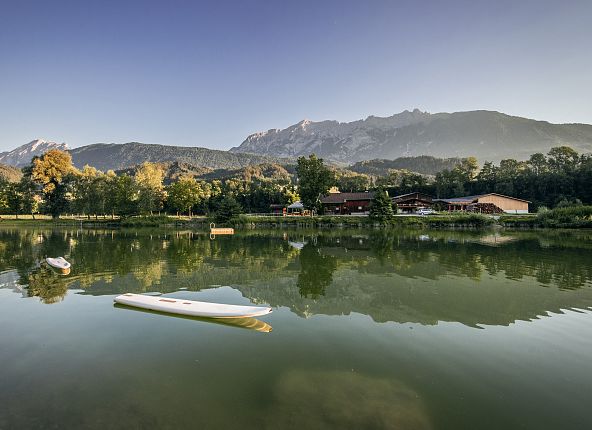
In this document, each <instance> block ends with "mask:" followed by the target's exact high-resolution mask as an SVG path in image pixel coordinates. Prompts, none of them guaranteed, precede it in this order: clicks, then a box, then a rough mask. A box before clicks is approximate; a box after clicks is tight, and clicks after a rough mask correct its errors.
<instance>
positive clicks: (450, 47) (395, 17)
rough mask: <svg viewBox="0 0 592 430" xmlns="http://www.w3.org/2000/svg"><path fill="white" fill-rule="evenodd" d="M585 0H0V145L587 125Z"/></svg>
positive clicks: (591, 9) (227, 140)
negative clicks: (471, 115) (404, 124)
mask: <svg viewBox="0 0 592 430" xmlns="http://www.w3.org/2000/svg"><path fill="white" fill-rule="evenodd" d="M591 52H592V1H589V0H584V1H569V0H566V1H561V2H560V1H557V2H549V1H543V0H537V1H519V0H514V1H499V0H498V1H479V0H470V1H447V2H444V1H434V2H430V1H412V0H409V1H404V2H403V1H372V0H367V1H362V0H360V1H346V0H342V1H321V0H317V1H291V2H290V1H284V0H273V1H271V0H270V1H250V0H241V1H224V0H218V1H211V2H198V1H165V0H159V1H151V0H143V1H125V0H116V1H110V0H101V1H79V0H72V1H60V0H52V1H47V0H43V1H32V0H20V1H19V0H0V150H7V149H12V148H14V147H16V146H18V145H21V144H24V143H26V142H28V141H30V140H32V139H34V138H37V137H42V138H46V139H49V140H55V141H59V142H64V141H65V142H67V143H68V144H70V145H71V146H80V145H86V144H90V143H96V142H116V143H123V142H128V141H141V142H147V143H163V144H172V145H188V146H205V147H209V148H220V149H228V148H230V147H232V146H236V145H238V144H240V143H241V142H242V140H243V139H244V138H245V137H246V136H247V135H248V134H250V133H253V132H256V131H260V130H267V129H269V128H283V127H286V126H289V125H291V124H293V123H296V122H298V121H299V120H301V119H303V118H308V119H312V120H323V119H337V120H339V121H351V120H355V119H359V118H365V117H367V116H368V115H379V116H387V115H391V114H393V113H396V112H399V111H402V110H404V109H413V108H415V107H417V108H420V109H422V110H428V111H430V112H439V111H448V112H450V111H458V110H472V109H492V110H499V111H503V112H506V113H509V114H514V115H520V116H526V117H531V118H536V119H544V120H548V121H551V122H585V123H592V55H591Z"/></svg>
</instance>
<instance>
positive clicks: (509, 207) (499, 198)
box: [434, 193, 530, 214]
mask: <svg viewBox="0 0 592 430" xmlns="http://www.w3.org/2000/svg"><path fill="white" fill-rule="evenodd" d="M434 202H440V203H444V204H445V205H446V206H447V208H448V210H449V211H466V210H473V211H475V212H479V208H480V207H487V206H490V205H493V206H495V207H497V208H499V209H500V211H503V212H505V213H513V214H514V213H515V214H524V213H528V204H529V203H530V202H529V201H528V200H522V199H519V198H516V197H510V196H504V195H503V194H497V193H488V194H479V195H475V196H466V197H455V198H453V199H437V200H434ZM490 207H491V206H490Z"/></svg>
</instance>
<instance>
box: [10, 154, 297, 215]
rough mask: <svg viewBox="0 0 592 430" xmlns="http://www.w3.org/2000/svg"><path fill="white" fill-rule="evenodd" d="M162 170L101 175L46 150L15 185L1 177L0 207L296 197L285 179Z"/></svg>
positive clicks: (130, 208)
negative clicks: (172, 178)
mask: <svg viewBox="0 0 592 430" xmlns="http://www.w3.org/2000/svg"><path fill="white" fill-rule="evenodd" d="M164 177H165V172H164V170H163V168H162V167H161V166H160V165H158V164H155V163H144V164H142V165H141V166H140V167H139V168H138V169H137V170H136V172H135V174H134V175H133V176H130V175H128V174H122V175H117V174H115V172H113V171H108V172H106V173H103V172H101V171H99V170H97V169H95V168H94V167H91V166H85V167H84V168H83V169H81V170H78V169H76V168H75V167H74V166H73V165H72V159H71V156H70V154H69V153H67V152H64V151H59V150H51V151H48V152H47V153H46V154H44V155H43V156H41V157H36V158H34V159H33V160H32V162H31V164H30V165H29V166H27V167H25V168H23V177H22V179H21V180H20V182H18V183H14V182H8V181H6V180H0V211H1V212H2V213H10V214H17V216H18V214H33V216H34V215H35V214H36V213H44V214H50V215H52V216H53V217H58V216H59V215H60V214H63V213H72V212H73V213H79V214H86V215H88V216H89V217H90V216H91V214H93V215H99V214H100V215H118V216H129V215H136V214H153V213H155V212H160V211H163V210H164V211H167V212H169V213H170V212H172V213H175V212H176V213H185V214H189V215H191V214H192V213H194V212H198V213H202V214H211V213H216V212H228V211H230V212H231V213H232V214H236V213H240V212H241V211H243V210H245V211H249V212H268V211H269V205H270V204H272V203H286V204H289V203H292V202H293V201H295V200H296V199H297V198H298V196H297V195H296V193H295V192H294V187H293V186H292V185H291V184H290V182H289V181H285V180H267V179H254V180H251V181H248V182H247V181H241V180H236V179H229V180H224V181H221V180H213V181H209V182H206V181H197V180H196V179H195V178H193V177H189V176H182V177H181V178H179V179H178V180H177V181H176V182H174V183H172V184H170V185H168V186H165V185H164Z"/></svg>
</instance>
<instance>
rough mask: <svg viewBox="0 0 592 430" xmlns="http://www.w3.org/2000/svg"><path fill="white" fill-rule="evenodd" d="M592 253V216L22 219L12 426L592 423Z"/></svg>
mask: <svg viewBox="0 0 592 430" xmlns="http://www.w3.org/2000/svg"><path fill="white" fill-rule="evenodd" d="M59 255H64V256H66V257H67V258H68V260H69V261H71V262H72V264H73V268H72V271H71V273H70V274H69V275H68V276H62V275H60V274H58V273H56V272H54V271H53V270H51V269H50V268H48V267H47V266H46V265H45V264H44V263H43V258H44V257H46V256H59ZM591 263H592V232H573V233H569V232H559V231H553V232H504V231H493V230H492V231H485V232H470V231H414V230H398V231H393V232H385V231H378V230H375V231H372V230H368V231H366V230H331V231H308V230H282V231H278V230H276V231H249V232H241V233H239V234H236V235H234V236H218V237H215V238H210V237H209V234H206V233H203V232H202V233H199V232H191V231H175V230H160V231H152V230H114V231H111V230H77V229H50V228H48V229H44V228H20V227H19V228H16V227H15V228H8V227H6V228H4V229H1V230H0V342H1V348H0V405H1V406H0V429H12V428H76V429H103V428H122V429H135V428H163V429H180V428H201V429H219V428H239V427H240V428H242V429H272V428H273V429H304V428H311V429H312V428H329V429H331V428H335V429H344V428H352V429H366V428H367V429H465V428H466V429H502V428H503V429H557V428H569V429H588V428H592V415H591V414H590V404H591V403H590V402H591V400H590V399H591V398H592V310H591V309H592V264H591ZM124 292H133V293H150V294H163V295H165V296H167V297H175V298H184V299H193V300H204V301H215V302H224V303H233V304H249V303H253V304H269V305H271V306H272V307H273V313H272V314H271V315H268V316H266V317H262V318H260V319H259V320H253V319H250V320H245V321H240V320H238V321H237V320H231V321H227V322H224V323H221V322H216V321H211V320H210V321H208V320H203V319H192V318H179V317H173V316H168V315H163V314H158V313H152V312H145V311H138V310H133V309H131V308H127V307H123V306H119V305H114V303H113V298H114V297H115V296H116V295H118V294H121V293H124Z"/></svg>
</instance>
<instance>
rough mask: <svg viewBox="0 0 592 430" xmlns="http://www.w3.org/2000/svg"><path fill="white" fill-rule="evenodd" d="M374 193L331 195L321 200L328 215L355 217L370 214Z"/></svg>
mask: <svg viewBox="0 0 592 430" xmlns="http://www.w3.org/2000/svg"><path fill="white" fill-rule="evenodd" d="M373 198H374V193H373V192H364V193H329V194H328V195H326V196H325V197H323V198H321V203H322V204H323V207H324V209H325V213H326V214H335V215H354V214H359V215H361V214H368V212H369V211H370V203H371V202H372V199H373Z"/></svg>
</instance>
